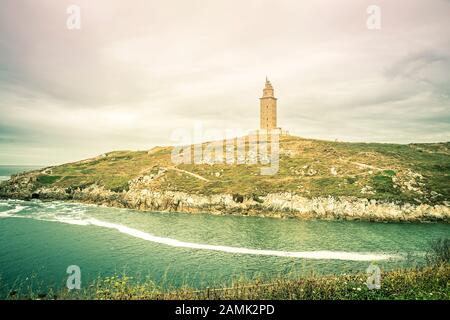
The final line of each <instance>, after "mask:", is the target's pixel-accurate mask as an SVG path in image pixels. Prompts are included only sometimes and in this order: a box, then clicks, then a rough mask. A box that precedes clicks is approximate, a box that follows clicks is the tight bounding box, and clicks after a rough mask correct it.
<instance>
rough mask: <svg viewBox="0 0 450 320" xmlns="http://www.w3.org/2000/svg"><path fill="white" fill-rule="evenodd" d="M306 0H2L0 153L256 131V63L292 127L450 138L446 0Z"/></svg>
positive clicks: (348, 135)
mask: <svg viewBox="0 0 450 320" xmlns="http://www.w3.org/2000/svg"><path fill="white" fill-rule="evenodd" d="M306 2H307V1H298V0H292V1H275V0H271V1H265V0H245V1H230V0H205V1H193V0H191V1H184V0H176V1H175V0H171V1H170V0H169V1H160V0H159V1H152V0H130V1H123V0H71V1H65V0H28V1H26V0H2V1H1V4H0V115H1V116H0V164H42V165H47V164H58V163H63V162H67V161H75V160H79V159H83V158H87V157H91V156H95V155H98V154H101V153H103V152H106V151H111V150H120V149H132V150H135V149H141V150H142V149H149V148H151V147H153V146H156V145H170V144H173V143H175V142H174V141H171V136H172V134H173V132H174V131H175V130H177V129H179V128H186V129H189V130H192V129H193V127H194V123H195V121H197V120H198V121H201V122H202V126H203V128H204V129H205V130H207V129H210V128H214V129H219V130H222V131H224V130H226V129H230V128H231V129H233V128H239V129H242V130H250V129H256V128H257V127H258V125H259V119H258V117H259V100H258V98H259V97H260V96H261V94H262V88H263V85H264V80H265V76H266V75H267V76H268V77H269V79H270V80H271V81H272V84H273V86H274V88H275V95H276V96H277V97H278V121H279V125H280V126H281V127H283V128H284V129H287V130H289V131H290V133H291V134H295V135H299V136H302V137H307V138H320V139H329V140H334V139H339V140H344V141H375V142H399V143H409V142H435V141H449V140H450V19H449V16H450V1H449V0H427V1H424V0H389V1H374V0H371V1H365V0H340V1H331V0H328V1H323V0H319V1H318V0H314V1H308V3H306ZM70 4H77V5H79V6H80V8H81V30H69V29H67V27H66V19H67V17H68V14H67V13H66V9H67V7H68V6H69V5H70ZM371 4H377V5H379V6H380V8H381V29H380V30H370V29H368V28H367V26H366V20H367V17H368V14H367V13H366V9H367V7H368V6H369V5H371Z"/></svg>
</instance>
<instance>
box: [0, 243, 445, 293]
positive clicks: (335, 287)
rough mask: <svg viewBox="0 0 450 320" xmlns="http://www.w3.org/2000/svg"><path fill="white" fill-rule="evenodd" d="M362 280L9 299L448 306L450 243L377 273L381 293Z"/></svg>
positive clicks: (113, 288)
mask: <svg viewBox="0 0 450 320" xmlns="http://www.w3.org/2000/svg"><path fill="white" fill-rule="evenodd" d="M366 281H367V274H365V273H358V274H343V275H329V276H318V275H314V274H311V275H309V276H305V277H297V278H292V279H288V278H284V277H279V278H278V279H275V280H271V281H262V280H238V281H235V282H234V283H233V284H232V285H231V286H229V287H218V288H206V289H203V290H197V289H192V288H188V287H184V288H180V289H172V290H171V289H162V288H161V287H159V286H157V285H155V284H154V283H153V282H151V281H146V282H144V283H136V282H134V281H133V279H132V278H130V277H127V276H112V277H106V278H101V279H98V280H97V281H95V282H94V283H92V284H91V285H90V286H88V288H87V289H83V290H81V291H78V290H72V291H68V290H67V289H64V290H61V291H59V292H56V293H55V292H50V293H48V294H36V293H33V291H30V292H28V294H22V293H20V294H19V293H17V292H16V291H14V292H12V293H13V294H11V293H10V295H9V297H8V298H9V299H30V298H31V299H96V300H205V299H212V300H218V299H221V300H223V299H230V300H233V299H234V300H258V299H272V300H347V299H352V300H397V299H407V300H416V299H426V300H450V239H440V240H437V241H435V242H433V243H431V244H430V249H429V251H428V252H427V254H426V265H425V266H422V267H416V268H412V269H398V270H394V271H387V272H382V273H381V282H380V284H381V287H380V289H369V288H368V287H367V285H366Z"/></svg>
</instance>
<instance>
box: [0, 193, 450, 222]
mask: <svg viewBox="0 0 450 320" xmlns="http://www.w3.org/2000/svg"><path fill="white" fill-rule="evenodd" d="M0 198H1V199H18V200H31V199H39V200H42V201H68V202H74V203H84V204H95V205H99V206H105V207H113V208H125V209H133V210H138V211H142V212H148V211H153V212H179V213H187V214H211V215H234V216H257V217H262V218H277V219H280V218H281V219H289V218H295V219H300V220H336V221H368V222H413V223H430V222H441V223H450V207H449V206H447V205H443V204H441V205H439V204H438V205H430V204H420V205H414V204H410V203H404V204H396V203H393V202H382V201H376V200H368V199H365V198H355V197H332V196H328V197H317V198H305V197H302V196H299V195H296V194H290V193H277V194H275V193H274V194H268V195H266V196H260V197H258V199H253V198H246V197H243V196H240V197H236V195H230V194H213V195H200V194H188V193H184V192H177V191H152V190H147V189H142V190H129V191H123V192H113V191H110V190H106V189H104V188H103V187H98V186H95V185H94V186H89V187H87V188H85V189H74V190H72V189H62V188H57V187H52V188H40V189H38V190H34V191H33V192H31V191H29V192H26V191H25V192H23V190H21V192H17V193H9V194H8V193H5V192H1V194H0Z"/></svg>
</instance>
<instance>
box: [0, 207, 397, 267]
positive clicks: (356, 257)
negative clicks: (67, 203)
mask: <svg viewBox="0 0 450 320" xmlns="http://www.w3.org/2000/svg"><path fill="white" fill-rule="evenodd" d="M25 208H26V207H25V206H21V205H16V207H15V208H14V209H10V210H7V211H4V212H1V213H0V217H2V218H7V217H11V218H30V219H36V220H41V221H53V222H60V223H65V224H72V225H79V226H88V225H93V226H97V227H102V228H108V229H113V230H117V231H119V232H121V233H124V234H127V235H129V236H132V237H135V238H139V239H142V240H146V241H150V242H154V243H159V244H163V245H168V246H172V247H177V248H188V249H197V250H209V251H220V252H226V253H234V254H250V255H264V256H277V257H288V258H303V259H321V260H347V261H376V260H388V259H398V258H400V257H399V256H397V255H392V254H384V253H362V252H345V251H281V250H264V249H250V248H242V247H231V246H221V245H210V244H201V243H193V242H185V241H179V240H176V239H171V238H165V237H158V236H155V235H152V234H150V233H147V232H144V231H141V230H138V229H134V228H130V227H127V226H124V225H121V224H116V223H111V222H106V221H101V220H98V219H93V218H84V216H83V215H78V216H76V217H74V216H73V215H67V216H61V215H17V214H15V213H18V212H20V211H22V210H23V209H25Z"/></svg>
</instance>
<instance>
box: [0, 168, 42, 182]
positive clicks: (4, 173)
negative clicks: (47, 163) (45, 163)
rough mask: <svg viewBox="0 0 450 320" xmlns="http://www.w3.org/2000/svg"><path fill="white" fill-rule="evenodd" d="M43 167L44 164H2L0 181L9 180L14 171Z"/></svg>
mask: <svg viewBox="0 0 450 320" xmlns="http://www.w3.org/2000/svg"><path fill="white" fill-rule="evenodd" d="M39 168H42V166H4V165H0V181H4V180H8V179H9V177H10V176H11V175H12V174H14V173H19V172H25V171H30V170H35V169H39Z"/></svg>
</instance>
